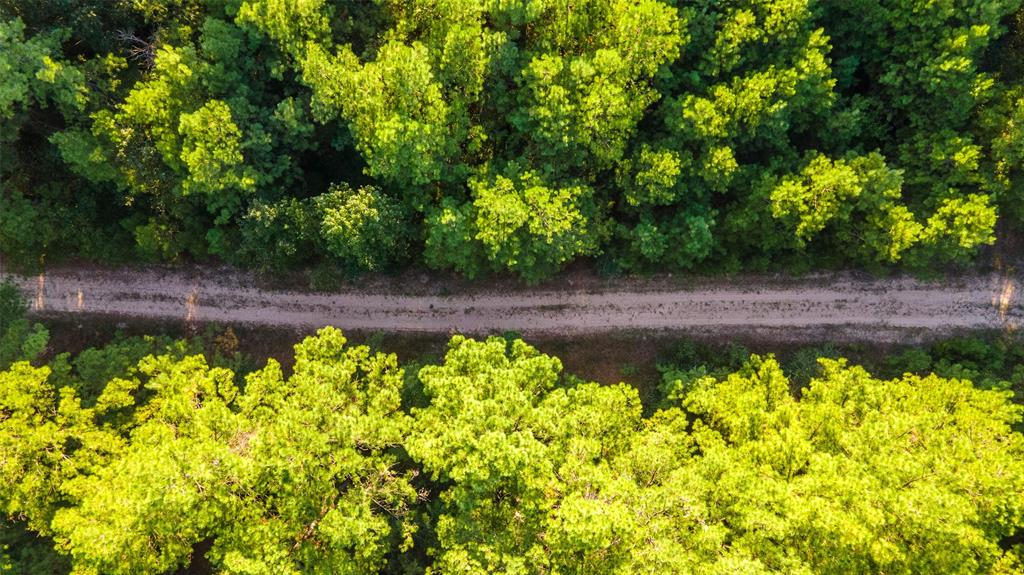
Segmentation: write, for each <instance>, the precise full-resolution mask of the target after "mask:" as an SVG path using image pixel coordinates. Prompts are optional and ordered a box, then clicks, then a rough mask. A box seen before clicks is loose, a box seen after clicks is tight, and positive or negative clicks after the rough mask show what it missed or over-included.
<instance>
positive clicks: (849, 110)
mask: <svg viewBox="0 0 1024 575" xmlns="http://www.w3.org/2000/svg"><path fill="white" fill-rule="evenodd" d="M1020 4H1021V3H1020V1H1019V0H928V1H925V0H844V1H841V2H839V1H824V0H822V1H812V0H734V1H729V2H722V1H717V0H693V1H678V2H677V1H673V0H586V1H576V2H565V1H561V0H558V1H556V0H374V1H358V2H356V1H343V0H0V78H2V80H0V150H2V154H0V178H2V182H3V194H2V197H0V252H2V253H4V254H5V255H6V257H7V259H8V261H9V262H10V264H11V265H16V266H20V267H26V268H32V267H40V266H43V265H45V264H46V263H49V262H54V261H56V260H60V259H66V258H68V257H77V258H82V259H85V260H91V261H100V262H112V263H124V262H137V261H157V262H182V261H211V260H213V261H220V262H227V263H230V264H234V265H237V266H243V267H247V268H252V269H256V270H260V271H266V272H280V271H283V270H288V269H295V268H303V267H305V268H309V267H326V268H329V269H334V270H341V271H342V272H344V273H347V274H353V275H357V274H359V273H361V272H366V271H386V270H394V269H401V268H403V267H406V266H409V265H425V266H428V267H430V268H434V269H440V270H454V271H455V272H457V273H459V274H462V275H464V276H468V277H471V278H472V277H479V276H483V275H486V274H489V273H494V272H510V273H513V274H515V275H518V276H519V277H521V278H522V279H523V280H525V281H527V282H537V281H540V280H541V279H544V278H546V277H549V276H551V275H552V274H553V273H555V272H557V271H558V270H559V269H561V268H563V267H564V266H565V265H567V264H568V263H569V262H573V261H576V260H579V261H584V262H590V264H592V265H593V266H595V267H596V268H597V269H599V270H601V271H603V272H607V273H632V272H639V273H644V272H649V271H655V270H656V271H689V270H696V271H700V272H709V273H717V272H721V271H727V272H728V271H737V270H763V269H769V268H770V269H779V268H782V269H788V270H793V271H801V270H807V269H819V268H828V267H849V266H854V267H869V268H876V269H884V268H890V267H900V268H904V269H911V270H915V269H917V270H920V269H930V268H934V267H936V266H944V265H947V264H950V263H954V264H955V263H965V262H970V261H971V260H972V258H973V257H974V256H975V255H976V253H977V252H978V250H979V248H980V247H982V246H986V245H989V244H992V243H993V242H994V241H995V239H996V237H997V236H998V235H1000V234H1001V233H1004V232H1008V231H1012V230H1014V229H1019V228H1020V226H1021V223H1022V218H1024V209H1022V208H1021V207H1020V206H1021V205H1024V192H1022V191H1021V190H1024V186H1022V185H1021V161H1022V158H1024V135H1022V130H1024V127H1022V122H1024V88H1022V76H1021V70H1022V66H1024V64H1022V60H1021V58H1022V54H1024V13H1022V12H1021V11H1020Z"/></svg>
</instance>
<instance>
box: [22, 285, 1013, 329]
mask: <svg viewBox="0 0 1024 575" xmlns="http://www.w3.org/2000/svg"><path fill="white" fill-rule="evenodd" d="M11 277H12V278H14V279H15V280H16V281H17V283H18V284H19V285H20V286H21V287H22V288H23V289H24V291H25V293H26V295H27V296H28V297H29V298H30V300H31V302H32V309H33V311H34V312H35V313H39V314H54V313H59V314H67V313H71V314H75V313H83V314H109V315H118V316H124V317H137V318H148V319H162V320H185V321H198V322H231V323H249V324H263V325H274V326H292V327H316V326H322V325H327V324H330V325H336V326H339V327H341V328H343V329H361V330H388V331H420V332H452V331H458V332H465V333H489V332H501V331H518V332H521V333H523V334H560V335H567V334H574V333H589V332H600V331H607V330H619V329H653V330H690V331H701V330H704V331H711V332H714V331H723V330H728V331H730V332H736V331H739V330H744V329H749V330H753V331H756V330H759V329H761V330H764V329H786V330H792V329H796V328H799V329H808V328H810V329H817V330H819V331H820V330H823V329H824V330H827V332H828V333H829V334H830V335H831V336H832V339H836V340H839V339H890V340H891V339H899V338H900V337H901V333H903V332H907V331H911V330H918V331H920V330H928V331H933V330H934V331H939V332H947V331H952V330H960V329H998V328H1009V329H1013V328H1016V327H1017V326H1018V325H1024V298H1022V297H1020V295H1019V289H1018V285H1019V283H1020V278H1017V277H1010V276H997V275H989V276H970V277H962V278H958V279H955V280H952V281H950V280H945V281H943V282H924V281H919V280H914V279H909V278H897V279H876V280H864V279H854V278H851V277H849V276H832V277H829V276H821V277H816V278H811V279H807V280H799V281H795V280H788V281H773V280H767V279H764V278H759V279H757V280H756V282H755V281H754V278H743V277H740V278H734V279H732V280H729V281H721V282H714V281H712V282H704V283H702V284H700V285H695V286H690V287H671V286H670V287H666V283H665V282H663V281H662V282H657V281H652V280H638V281H636V282H631V283H630V285H631V286H632V287H631V288H630V290H629V291H625V290H624V289H623V286H622V282H621V281H620V282H618V283H617V284H608V285H607V286H601V285H597V286H594V285H591V286H588V287H587V288H586V289H585V290H581V289H577V290H575V291H553V290H550V289H545V290H539V291H531V290H513V291H510V292H509V293H494V292H491V293H488V292H480V293H465V294H456V295H439V294H438V295H409V294H405V293H400V290H397V289H396V290H395V291H394V292H393V293H385V292H376V293H366V292H355V291H347V292H340V293H331V294H327V293H308V292H298V291H283V290H268V289H262V288H257V287H255V282H254V281H253V280H252V278H251V277H249V276H248V275H246V274H244V273H241V272H234V271H230V270H218V269H206V270H203V271H202V273H196V271H195V270H191V271H187V272H186V271H168V270H165V269H142V270H130V271H127V270H122V271H110V270H77V269H57V270H51V271H49V272H47V273H46V274H44V275H40V276H37V277H21V276H11ZM378 289H379V288H378Z"/></svg>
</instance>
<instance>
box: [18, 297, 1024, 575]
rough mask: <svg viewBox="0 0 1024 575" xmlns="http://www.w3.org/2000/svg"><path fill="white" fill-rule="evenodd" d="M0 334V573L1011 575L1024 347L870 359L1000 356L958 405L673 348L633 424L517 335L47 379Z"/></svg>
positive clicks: (1019, 508)
mask: <svg viewBox="0 0 1024 575" xmlns="http://www.w3.org/2000/svg"><path fill="white" fill-rule="evenodd" d="M0 295H3V294H0ZM8 295H9V294H8ZM3 299H4V298H0V301H3ZM10 326H15V327H14V328H10ZM19 326H20V327H19ZM6 327H7V329H8V332H7V333H12V332H11V329H14V331H15V332H16V333H15V335H11V336H6V335H5V339H4V343H5V348H4V349H5V350H18V349H20V350H21V351H19V352H12V354H13V355H8V356H7V357H6V359H3V360H2V361H3V363H2V364H0V368H2V369H3V371H0V482H2V484H3V485H4V488H3V489H0V571H2V572H10V573H71V572H73V573H75V574H79V573H81V574H88V573H97V574H99V573H103V574H117V573H125V574H128V573H131V574H136V573H154V574H156V573H168V574H170V573H214V572H216V573H237V574H243V573H245V574H275V575H276V574H280V573H331V574H336V573H358V574H363V573H394V574H400V573H435V574H449V573H464V574H469V573H474V574H475V573H480V574H484V573H508V574H520V575H528V574H538V575H540V574H549V573H588V574H589V573H594V574H598V573H608V574H626V573H630V574H632V573H647V572H657V573H694V574H715V573H730V574H733V573H746V574H761V573H786V574H790V573H807V574H811V573H822V574H825V573H836V574H840V573H844V574H845V573H849V574H853V573H964V574H972V575H973V574H977V573H992V574H1007V575H1008V574H1010V573H1019V572H1020V571H1021V569H1022V568H1024V563H1022V560H1024V544H1022V543H1021V534H1022V528H1024V436H1022V435H1021V433H1020V431H1019V429H1020V427H1021V423H1022V407H1021V405H1020V404H1019V403H1016V402H1014V401H1011V398H1012V397H1013V392H1012V391H1007V390H1006V388H1007V387H1013V386H1014V385H1016V386H1020V385H1021V383H1022V381H1024V345H1019V346H1018V347H1012V346H1011V347H1010V348H1005V347H1004V348H1002V351H1001V352H1000V351H998V350H995V349H994V348H993V350H990V351H988V352H984V351H981V350H979V349H977V348H978V346H974V347H975V349H971V346H969V345H964V344H962V343H961V344H957V345H956V346H955V347H956V348H957V349H960V348H963V349H964V351H963V352H962V354H961V357H962V359H961V360H960V361H961V362H962V363H964V365H962V366H960V367H954V366H951V365H949V364H948V363H946V364H945V367H942V365H944V362H946V361H947V359H946V358H944V357H942V355H943V348H942V344H939V345H938V346H937V347H935V348H933V349H931V350H927V351H925V350H917V351H914V352H907V353H905V354H902V355H901V356H899V357H896V358H895V359H891V360H886V361H887V363H889V365H890V368H891V369H897V370H898V369H899V368H900V367H901V366H909V365H917V366H918V368H923V369H929V368H930V366H931V365H934V366H936V367H939V368H940V369H945V370H951V369H952V370H957V369H959V370H960V372H961V374H963V373H969V370H971V369H972V366H971V365H970V364H969V358H970V357H973V356H975V354H977V353H988V354H989V357H992V358H996V357H998V354H999V353H1002V354H1003V356H1002V357H1003V358H1004V359H1006V360H1007V362H1008V363H1010V364H1012V363H1014V362H1018V363H1017V365H1018V366H1019V367H1016V368H1015V367H1013V365H1006V366H1004V365H1001V364H1000V365H998V366H994V367H993V369H991V370H985V369H984V367H983V368H982V371H983V372H985V373H988V374H990V375H992V376H993V377H994V381H992V382H987V383H984V384H983V385H984V387H979V386H976V385H975V384H973V383H972V382H971V381H970V380H967V379H963V378H959V377H943V376H940V375H935V374H932V373H917V374H915V373H911V372H909V371H903V372H902V373H901V374H900V375H896V376H893V377H886V378H881V377H875V376H872V375H871V374H870V373H869V372H868V371H867V370H865V369H864V368H862V367H859V366H856V365H854V364H852V363H850V362H848V361H847V360H845V359H842V358H829V357H821V358H820V359H818V360H817V361H816V365H815V367H814V368H813V371H812V372H805V371H803V370H802V368H801V366H804V365H805V363H806V362H805V360H806V359H808V358H800V357H797V358H794V360H793V361H792V362H791V363H789V365H790V367H789V369H790V371H791V372H792V373H793V374H794V376H793V377H792V378H791V377H788V376H787V374H786V373H785V372H784V371H783V369H782V368H781V367H780V363H779V361H778V360H776V359H775V358H774V357H772V356H770V355H763V356H762V355H756V354H755V355H750V354H747V353H743V352H742V350H740V349H739V348H736V347H735V346H734V347H731V348H729V349H730V350H731V351H730V352H728V353H724V354H719V355H720V356H719V359H718V361H717V363H712V364H710V365H704V364H702V365H700V366H697V365H696V363H698V362H700V361H702V360H701V358H702V357H703V355H704V354H705V352H706V351H707V350H706V349H704V348H702V347H701V346H694V345H692V344H687V345H682V346H680V348H679V349H678V350H676V352H675V353H674V354H672V356H671V357H672V358H673V359H672V362H671V363H667V364H666V366H665V369H664V370H663V371H664V373H665V378H664V379H665V384H664V385H663V390H662V391H663V395H662V397H661V398H660V399H659V400H658V401H657V402H655V403H656V404H651V405H643V404H642V403H641V400H640V395H639V393H638V390H637V388H635V387H633V386H630V385H627V384H618V385H598V384H594V383H590V382H587V381H583V380H581V379H579V378H577V377H574V376H572V375H570V374H566V373H564V371H563V369H562V364H561V362H560V361H559V359H558V358H556V357H551V356H549V355H545V354H543V353H540V352H539V351H537V350H536V349H535V348H533V347H531V346H530V345H528V344H527V343H524V342H523V341H522V340H519V339H517V338H514V337H490V338H487V339H485V340H474V339H468V338H465V337H461V336H456V337H454V338H452V339H451V341H450V343H449V345H448V348H447V352H446V353H445V354H444V357H443V358H441V359H439V360H437V361H421V362H418V363H416V364H407V365H405V366H402V365H399V362H398V360H397V358H396V357H395V355H393V354H386V353H380V352H376V351H374V350H373V349H371V348H370V347H368V346H365V345H351V344H349V343H348V342H347V341H346V338H345V337H344V336H343V335H342V333H341V332H340V331H339V330H337V329H334V328H324V329H322V330H320V331H319V332H318V333H317V334H316V335H315V336H310V337H307V338H306V339H304V340H303V341H302V342H300V343H299V344H298V345H296V346H295V348H294V355H293V357H292V359H291V365H290V366H289V367H282V365H281V364H280V363H279V362H277V361H275V360H268V361H267V362H266V363H265V364H264V365H262V366H255V365H252V364H251V362H248V361H244V360H242V359H240V358H239V356H238V355H237V354H234V353H231V349H233V346H232V343H231V342H230V341H225V339H230V338H225V337H224V336H221V339H218V340H216V342H215V345H214V346H212V347H208V348H207V351H206V353H205V354H204V353H202V352H203V346H202V345H201V342H198V341H197V340H195V339H193V340H173V339H171V338H167V337H150V336H147V337H133V338H122V339H119V340H116V341H114V342H112V343H110V344H109V345H106V346H104V347H100V348H94V349H88V350H85V351H82V352H80V353H78V354H76V355H71V354H67V353H63V354H56V355H54V354H52V353H49V354H48V355H46V356H45V357H46V358H48V359H45V360H44V359H41V358H42V357H44V356H41V355H40V354H42V353H43V350H44V349H45V348H46V343H45V339H46V332H47V330H46V328H44V327H42V326H31V325H28V324H27V323H25V320H24V319H23V318H19V317H17V316H16V315H14V316H11V318H10V321H9V322H8V323H7V326H6ZM40 339H42V340H43V344H42V346H40V345H39V340H40ZM33 342H34V343H33ZM235 343H237V342H235ZM996 347H998V346H996ZM217 350H220V351H217ZM956 353H957V352H956V351H948V353H946V355H947V356H950V357H951V356H953V355H955V354H956ZM804 355H808V357H810V356H814V357H818V356H829V355H834V354H833V353H831V352H829V351H828V350H824V351H821V352H812V353H810V354H804ZM929 358H930V359H931V360H934V361H935V363H934V364H929V363H926V361H927V360H928V359H929ZM922 366H923V367H922ZM975 367H976V366H975ZM999 374H1010V375H1009V377H1010V379H1011V380H1012V381H1009V382H1007V381H1004V380H1002V379H1001V377H1002V376H1001V375H999ZM978 379H979V380H985V378H983V377H979V378H978Z"/></svg>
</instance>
